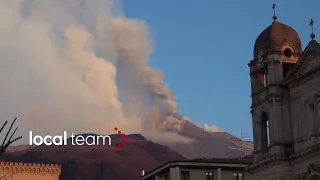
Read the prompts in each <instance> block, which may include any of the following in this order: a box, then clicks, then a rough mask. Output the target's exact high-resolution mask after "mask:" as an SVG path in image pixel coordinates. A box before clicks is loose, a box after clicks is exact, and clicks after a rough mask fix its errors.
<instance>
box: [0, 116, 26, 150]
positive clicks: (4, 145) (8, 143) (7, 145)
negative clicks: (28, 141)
mask: <svg viewBox="0 0 320 180" xmlns="http://www.w3.org/2000/svg"><path fill="white" fill-rule="evenodd" d="M16 120H17V118H15V119H14V121H13V122H12V123H11V126H10V128H9V130H8V132H7V134H6V136H5V138H4V140H3V142H2V145H1V146H0V156H3V154H4V152H5V151H6V149H7V148H8V147H9V146H10V145H11V144H12V143H14V142H15V141H17V140H19V139H21V138H22V136H20V137H17V138H15V139H13V140H11V139H12V137H13V135H14V133H16V131H17V129H18V127H16V128H15V130H14V131H13V133H12V134H11V136H10V138H9V139H8V141H7V138H8V135H9V133H10V131H11V129H12V127H13V124H14V123H15V122H16ZM7 123H8V121H6V122H5V123H4V124H3V126H2V127H1V129H0V134H1V132H2V131H3V129H4V127H5V126H6V125H7Z"/></svg>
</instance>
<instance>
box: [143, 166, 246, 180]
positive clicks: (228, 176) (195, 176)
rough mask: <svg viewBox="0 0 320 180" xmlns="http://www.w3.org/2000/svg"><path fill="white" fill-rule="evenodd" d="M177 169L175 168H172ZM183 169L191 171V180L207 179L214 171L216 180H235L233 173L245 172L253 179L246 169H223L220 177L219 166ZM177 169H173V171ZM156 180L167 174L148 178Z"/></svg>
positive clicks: (181, 169) (161, 179)
mask: <svg viewBox="0 0 320 180" xmlns="http://www.w3.org/2000/svg"><path fill="white" fill-rule="evenodd" d="M172 169H175V168H172ZM181 171H189V174H190V180H206V176H205V174H206V172H213V176H214V180H233V173H243V175H244V180H252V176H251V174H249V173H247V172H245V171H244V170H242V171H239V170H223V169H221V171H220V178H219V170H218V168H215V169H191V168H179V171H178V173H181ZM173 172H175V171H171V173H173ZM170 176H171V177H172V179H170V180H180V178H178V177H177V176H176V175H173V174H170V175H169V177H170ZM153 178H154V180H165V174H162V175H159V174H158V175H156V176H154V177H150V178H148V180H149V179H150V180H151V179H153Z"/></svg>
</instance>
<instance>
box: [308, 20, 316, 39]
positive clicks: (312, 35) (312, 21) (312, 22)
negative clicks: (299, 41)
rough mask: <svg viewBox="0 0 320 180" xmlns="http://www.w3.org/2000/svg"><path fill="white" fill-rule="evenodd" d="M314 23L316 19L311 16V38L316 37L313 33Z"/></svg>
mask: <svg viewBox="0 0 320 180" xmlns="http://www.w3.org/2000/svg"><path fill="white" fill-rule="evenodd" d="M313 24H314V20H313V19H312V18H311V20H310V23H309V26H311V34H310V37H311V39H314V38H315V37H316V35H315V34H314V33H313Z"/></svg>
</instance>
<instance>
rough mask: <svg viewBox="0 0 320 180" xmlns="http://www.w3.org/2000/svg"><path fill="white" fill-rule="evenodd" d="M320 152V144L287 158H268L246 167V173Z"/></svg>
mask: <svg viewBox="0 0 320 180" xmlns="http://www.w3.org/2000/svg"><path fill="white" fill-rule="evenodd" d="M318 151H320V144H316V145H314V146H312V147H310V148H308V149H307V150H304V151H301V152H299V153H295V154H292V155H289V156H273V157H269V158H267V159H263V160H261V161H258V162H256V163H254V164H252V165H250V166H248V167H246V171H248V172H254V171H259V170H261V169H263V168H264V167H265V166H266V165H269V164H271V163H275V162H281V161H282V162H284V161H286V162H290V161H293V160H297V159H300V158H303V157H305V156H308V155H311V154H313V153H315V152H318Z"/></svg>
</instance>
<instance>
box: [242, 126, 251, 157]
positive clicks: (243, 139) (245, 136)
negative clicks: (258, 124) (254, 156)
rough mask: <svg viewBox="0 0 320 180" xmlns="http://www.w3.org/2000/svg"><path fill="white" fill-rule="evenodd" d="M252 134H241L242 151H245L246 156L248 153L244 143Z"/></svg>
mask: <svg viewBox="0 0 320 180" xmlns="http://www.w3.org/2000/svg"><path fill="white" fill-rule="evenodd" d="M249 137H250V136H249V135H248V133H242V132H241V136H240V139H241V144H242V152H243V153H244V155H245V156H247V155H248V153H247V151H246V150H245V149H244V143H245V141H246V139H247V138H249Z"/></svg>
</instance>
